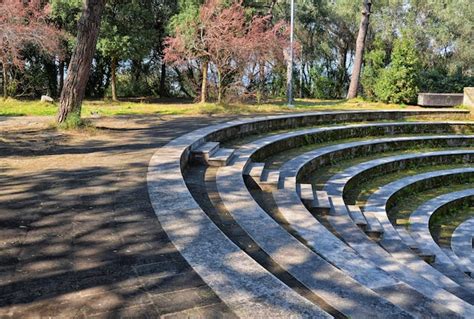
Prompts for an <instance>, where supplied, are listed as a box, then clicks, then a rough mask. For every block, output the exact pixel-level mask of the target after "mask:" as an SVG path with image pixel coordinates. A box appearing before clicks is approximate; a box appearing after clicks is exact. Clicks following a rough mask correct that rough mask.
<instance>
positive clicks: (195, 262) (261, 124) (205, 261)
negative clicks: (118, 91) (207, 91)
mask: <svg viewBox="0 0 474 319" xmlns="http://www.w3.org/2000/svg"><path fill="white" fill-rule="evenodd" d="M438 114H439V115H443V114H446V115H452V114H463V115H465V114H469V112H467V111H459V110H455V111H453V110H448V111H446V110H441V111H440V110H435V111H433V110H429V111H418V110H416V111H407V110H404V111H353V112H352V111H342V112H316V113H305V114H296V115H295V114H290V115H281V116H270V117H262V118H256V119H250V120H248V119H246V120H236V121H231V122H227V123H224V124H218V125H214V126H209V127H206V128H203V129H200V130H197V131H194V132H191V133H189V134H186V135H183V136H182V137H180V138H178V139H175V140H173V141H172V142H170V143H169V144H167V145H166V146H165V147H163V148H160V149H159V150H158V151H157V152H156V153H155V154H154V155H153V157H152V159H151V161H150V166H149V172H148V175H147V181H148V193H149V195H150V199H151V202H152V205H153V209H154V210H155V213H156V215H157V217H158V219H159V221H160V223H161V224H162V226H163V228H164V230H165V231H166V233H167V234H168V236H169V237H170V239H171V241H172V242H173V243H174V244H175V246H176V247H177V249H178V250H179V251H180V252H181V254H182V255H183V256H184V257H185V258H186V260H187V261H188V262H189V263H190V265H191V266H192V267H193V268H194V269H195V270H196V271H197V273H198V274H199V275H200V276H201V277H202V278H203V279H204V281H205V282H206V283H207V284H208V285H209V286H210V287H211V288H212V289H213V290H214V291H215V292H216V293H217V295H218V296H219V297H220V298H221V299H223V300H224V302H225V303H226V304H228V305H229V306H230V308H231V309H232V310H233V311H234V312H235V313H236V314H237V315H240V316H243V317H248V316H249V315H255V314H256V312H255V311H256V309H258V315H262V316H265V317H275V316H276V317H280V316H281V317H287V316H295V317H319V316H322V317H324V316H326V315H325V314H323V313H322V312H321V311H320V310H319V309H318V308H317V307H315V306H314V305H312V304H311V303H309V302H307V301H306V300H305V299H303V298H301V297H300V296H299V295H297V294H295V293H294V292H293V291H291V290H288V288H287V287H286V286H284V285H283V286H282V285H281V283H280V284H278V281H274V278H273V277H272V276H269V277H268V278H269V280H270V281H269V282H270V283H271V284H267V283H265V284H263V286H262V285H259V280H255V278H251V277H249V274H248V272H249V269H250V268H246V271H244V272H242V273H241V272H240V271H235V269H240V268H239V265H247V266H248V267H253V266H257V270H258V269H261V268H258V265H255V264H254V263H253V262H252V261H251V260H249V259H248V256H246V255H245V254H242V252H241V251H240V250H239V249H236V246H234V245H233V244H232V243H231V242H230V241H229V240H228V239H227V238H226V237H225V236H223V234H222V233H220V232H219V230H218V229H217V228H216V227H215V226H213V223H212V222H211V221H210V220H209V219H208V218H207V216H206V215H205V213H204V212H203V211H202V209H201V208H200V207H199V206H198V205H197V203H196V202H195V201H194V200H193V198H192V195H191V194H190V193H189V192H188V191H187V189H186V185H185V182H184V180H183V177H182V174H181V169H182V168H184V167H186V166H187V165H188V163H189V160H190V154H191V150H193V149H195V148H197V147H198V146H199V145H202V143H203V142H205V141H219V142H223V141H226V140H229V139H232V138H238V137H243V136H247V135H251V134H255V133H257V132H258V133H263V132H268V131H271V130H279V129H288V128H297V127H302V126H310V125H315V124H321V123H327V122H332V123H335V122H346V121H373V120H387V119H391V120H394V119H401V118H404V117H406V116H413V115H428V116H431V115H438ZM215 242H217V243H219V244H218V245H217V246H216V247H213V246H209V243H215ZM201 244H202V245H201ZM217 247H219V249H216V248H217ZM226 256H228V257H230V256H233V257H232V258H230V259H226ZM234 257H235V258H234ZM226 260H227V262H226ZM250 273H251V271H250ZM257 273H258V271H257ZM249 278H250V281H247V280H248V279H249ZM263 278H265V276H263ZM272 278H273V279H272ZM249 282H250V283H252V284H251V285H248V283H249ZM254 282H256V284H255V285H254V284H253V283H254ZM264 282H266V281H264ZM262 287H263V288H264V289H262ZM267 288H268V290H266V289H267ZM267 291H268V292H269V294H266V293H265V292H267ZM277 291H278V292H277ZM230 292H232V293H230ZM273 292H275V293H274V295H273V296H272V294H273ZM275 296H277V297H275ZM227 297H229V298H227ZM254 297H255V298H256V299H255V298H254ZM275 305H276V306H275Z"/></svg>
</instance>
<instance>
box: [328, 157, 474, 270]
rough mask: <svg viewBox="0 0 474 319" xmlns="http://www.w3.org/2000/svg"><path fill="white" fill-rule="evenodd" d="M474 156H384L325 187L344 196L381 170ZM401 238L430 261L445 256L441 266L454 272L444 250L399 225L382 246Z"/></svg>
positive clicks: (465, 160) (468, 159) (348, 171)
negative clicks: (432, 247)
mask: <svg viewBox="0 0 474 319" xmlns="http://www.w3.org/2000/svg"><path fill="white" fill-rule="evenodd" d="M473 156H474V153H473V151H464V150H456V151H439V152H429V153H424V154H405V155H399V156H391V157H384V158H380V159H377V160H373V161H369V162H365V163H361V164H359V165H355V166H353V167H350V168H348V169H346V170H344V171H342V172H340V173H338V174H336V175H334V176H333V177H332V178H330V179H329V180H328V181H327V183H326V186H325V190H326V191H327V192H328V193H329V194H330V195H332V196H338V197H343V196H344V193H345V191H347V190H348V189H350V188H351V186H350V185H356V184H358V183H360V182H361V181H362V180H365V179H367V178H370V177H372V176H375V175H378V174H380V172H385V173H388V172H391V171H393V170H397V169H401V168H404V167H406V166H407V165H408V164H407V163H411V164H414V165H421V164H425V165H431V164H435V165H436V164H440V163H454V162H462V163H470V162H472V161H473V160H474V157H473ZM367 213H369V214H371V215H373V212H371V211H370V210H366V214H367ZM379 224H380V222H379ZM390 229H391V228H390ZM399 239H401V240H402V241H403V243H404V244H405V245H406V246H407V247H408V248H410V249H411V250H414V251H415V252H416V253H417V255H418V256H423V257H424V258H425V259H427V260H430V259H433V257H434V256H436V257H438V259H439V258H441V260H438V263H441V264H445V265H443V266H441V267H440V268H442V269H444V271H446V272H448V273H450V274H453V271H454V270H453V269H450V268H451V267H450V266H452V263H451V262H450V261H449V258H448V259H445V258H443V257H444V254H442V253H440V254H439V256H438V254H435V251H434V250H433V249H430V248H431V247H430V245H429V243H428V242H427V241H425V240H422V241H418V244H415V242H416V241H415V240H414V239H413V238H411V236H410V235H409V234H406V231H404V229H399V228H397V229H396V231H395V232H392V233H384V240H383V241H382V245H383V243H384V242H388V243H391V247H393V246H394V242H396V241H397V240H399ZM436 247H437V246H436ZM405 248H406V247H405ZM408 255H410V254H408ZM433 261H434V260H433ZM455 277H457V276H455Z"/></svg>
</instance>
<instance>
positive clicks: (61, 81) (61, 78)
mask: <svg viewBox="0 0 474 319" xmlns="http://www.w3.org/2000/svg"><path fill="white" fill-rule="evenodd" d="M64 65H65V63H64V61H60V62H59V84H58V92H61V91H62V90H63V86H64Z"/></svg>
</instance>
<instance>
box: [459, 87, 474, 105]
mask: <svg viewBox="0 0 474 319" xmlns="http://www.w3.org/2000/svg"><path fill="white" fill-rule="evenodd" d="M462 104H463V105H465V106H469V107H474V87H472V88H464V100H463V102H462Z"/></svg>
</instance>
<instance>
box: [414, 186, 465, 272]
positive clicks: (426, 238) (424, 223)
mask: <svg viewBox="0 0 474 319" xmlns="http://www.w3.org/2000/svg"><path fill="white" fill-rule="evenodd" d="M467 198H472V199H474V189H466V190H462V191H458V192H452V193H449V194H443V195H441V196H438V197H435V198H433V199H431V200H429V201H427V202H425V203H423V204H422V205H421V206H419V207H418V208H417V209H416V210H415V211H413V213H411V215H410V219H409V228H410V231H411V232H412V233H413V234H416V235H418V237H416V239H417V240H418V241H419V242H423V243H425V244H426V245H429V248H430V249H431V250H432V251H433V252H434V253H435V254H436V256H437V258H438V261H439V262H441V263H443V264H448V265H450V264H451V265H452V261H451V259H450V258H449V256H447V255H446V254H445V253H444V252H443V251H442V250H441V248H440V247H439V246H438V245H437V244H436V242H435V241H434V239H433V237H432V236H431V233H430V229H429V223H430V218H431V217H432V216H433V215H434V214H436V213H438V212H439V211H440V210H441V209H443V208H445V207H448V206H451V205H452V204H453V202H458V201H459V202H464V201H465V200H466V199H467ZM471 250H472V246H471ZM463 251H464V250H463ZM473 265H474V264H473Z"/></svg>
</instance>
